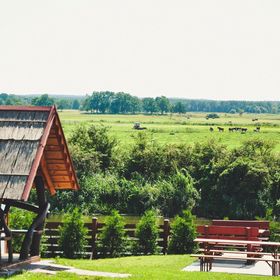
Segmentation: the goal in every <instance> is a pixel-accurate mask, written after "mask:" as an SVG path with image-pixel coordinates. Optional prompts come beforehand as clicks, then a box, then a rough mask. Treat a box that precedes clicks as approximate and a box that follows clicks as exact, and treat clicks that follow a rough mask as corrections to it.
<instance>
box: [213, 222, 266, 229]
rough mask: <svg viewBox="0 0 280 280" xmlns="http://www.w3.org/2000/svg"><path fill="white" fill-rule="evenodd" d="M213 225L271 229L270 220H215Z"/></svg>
mask: <svg viewBox="0 0 280 280" xmlns="http://www.w3.org/2000/svg"><path fill="white" fill-rule="evenodd" d="M212 225H213V226H238V227H258V228H259V229H265V230H269V221H252V220H213V221H212Z"/></svg>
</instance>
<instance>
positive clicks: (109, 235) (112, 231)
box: [100, 210, 126, 257]
mask: <svg viewBox="0 0 280 280" xmlns="http://www.w3.org/2000/svg"><path fill="white" fill-rule="evenodd" d="M125 246H126V237H125V230H124V220H123V218H122V217H121V216H120V214H119V212H118V211H116V210H113V211H112V214H111V215H110V216H109V217H108V218H107V219H106V220H105V226H104V227H103V230H102V233H101V236H100V251H101V253H102V255H103V256H109V257H117V256H120V255H122V254H123V253H124V251H125Z"/></svg>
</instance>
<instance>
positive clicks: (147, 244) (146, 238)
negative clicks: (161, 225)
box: [135, 211, 158, 255]
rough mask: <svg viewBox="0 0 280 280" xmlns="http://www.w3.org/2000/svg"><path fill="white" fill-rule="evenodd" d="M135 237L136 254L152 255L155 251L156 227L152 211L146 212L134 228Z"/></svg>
mask: <svg viewBox="0 0 280 280" xmlns="http://www.w3.org/2000/svg"><path fill="white" fill-rule="evenodd" d="M135 237H137V238H138V240H137V243H136V251H137V253H143V254H145V255H148V254H154V253H156V251H157V239H158V226H157V223H156V215H155V212H154V211H146V212H145V214H144V216H143V217H142V218H141V219H140V221H139V223H138V224H137V226H136V232H135Z"/></svg>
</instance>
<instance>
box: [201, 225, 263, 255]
mask: <svg viewBox="0 0 280 280" xmlns="http://www.w3.org/2000/svg"><path fill="white" fill-rule="evenodd" d="M196 230H197V233H198V238H209V239H227V240H251V241H260V239H259V228H257V227H240V226H239V227H237V226H235V227H234V226H213V225H209V226H208V225H205V226H197V228H196ZM214 247H215V248H216V249H217V248H221V247H220V246H218V247H217V246H214ZM223 247H224V248H225V247H227V246H223ZM239 249H241V250H244V249H245V250H246V251H261V250H262V248H261V247H260V246H252V245H248V246H246V247H244V245H242V244H240V246H239Z"/></svg>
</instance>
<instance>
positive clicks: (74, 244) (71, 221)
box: [59, 208, 87, 259]
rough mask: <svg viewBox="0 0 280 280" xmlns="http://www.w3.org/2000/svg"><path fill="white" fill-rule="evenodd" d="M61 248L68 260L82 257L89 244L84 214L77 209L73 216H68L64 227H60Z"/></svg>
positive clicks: (65, 218)
mask: <svg viewBox="0 0 280 280" xmlns="http://www.w3.org/2000/svg"><path fill="white" fill-rule="evenodd" d="M59 233H60V238H59V247H60V249H61V250H62V252H63V256H64V257H66V258H70V259H72V258H75V257H77V256H80V255H81V254H82V252H83V251H84V248H85V246H86V244H87V241H86V235H87V229H86V228H85V227H84V222H83V219H82V214H81V212H79V210H78V208H75V209H74V210H73V212H72V213H71V214H69V213H68V214H66V215H65V217H64V222H63V225H62V226H60V227H59Z"/></svg>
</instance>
